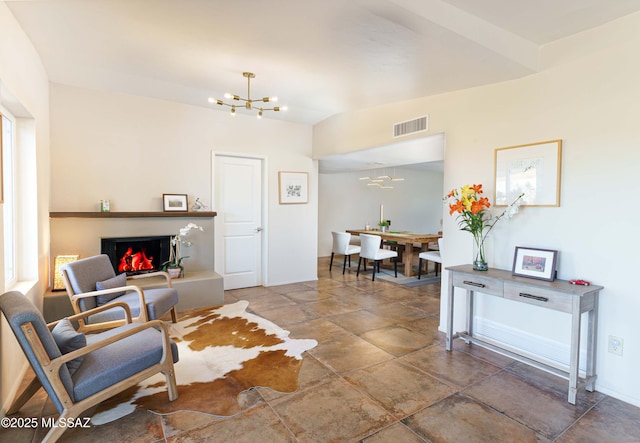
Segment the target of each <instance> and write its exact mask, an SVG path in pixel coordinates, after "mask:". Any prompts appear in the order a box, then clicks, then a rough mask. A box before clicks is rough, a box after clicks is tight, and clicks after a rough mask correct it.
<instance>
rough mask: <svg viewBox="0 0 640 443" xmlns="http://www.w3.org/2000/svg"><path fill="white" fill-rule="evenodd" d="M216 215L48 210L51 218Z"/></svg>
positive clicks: (202, 215) (211, 214) (201, 213)
mask: <svg viewBox="0 0 640 443" xmlns="http://www.w3.org/2000/svg"><path fill="white" fill-rule="evenodd" d="M216 215H217V213H216V212H212V211H197V212H196V211H193V212H177V211H176V212H49V217H51V218H149V217H174V218H177V217H182V218H194V217H199V218H211V217H215V216H216Z"/></svg>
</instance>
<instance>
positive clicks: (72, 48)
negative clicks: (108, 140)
mask: <svg viewBox="0 0 640 443" xmlns="http://www.w3.org/2000/svg"><path fill="white" fill-rule="evenodd" d="M3 3H5V4H6V5H7V6H8V7H9V9H10V11H11V12H12V13H13V15H14V16H15V18H16V19H17V21H18V22H19V24H20V25H21V27H22V28H23V29H24V31H25V32H26V34H27V35H28V37H29V38H30V39H31V41H32V42H33V45H34V46H35V48H36V50H37V51H38V53H39V54H40V57H41V59H42V61H43V63H44V66H45V69H46V71H47V73H48V75H49V78H50V80H51V81H52V82H55V83H62V84H67V85H72V86H79V87H84V88H91V89H98V90H105V91H111V92H117V93H126V94H133V95H139V96H146V97H153V98H159V99H165V100H171V101H175V102H181V103H186V104H190V105H195V106H202V107H208V108H213V109H218V110H220V111H221V112H222V111H224V112H228V108H223V107H220V106H217V105H215V104H213V105H212V104H209V103H208V102H207V99H208V98H209V97H214V98H220V99H222V98H223V96H224V93H225V92H231V93H234V94H237V95H240V96H243V97H246V95H247V94H246V93H247V81H246V79H245V78H244V77H243V76H242V72H244V71H251V72H254V73H255V74H256V77H255V78H254V79H253V80H252V81H251V95H252V98H256V97H263V96H273V95H277V96H278V97H279V99H280V100H279V102H278V104H280V105H286V106H287V107H288V110H287V111H286V112H278V113H276V112H268V113H265V118H277V119H283V120H287V121H292V122H299V123H306V124H315V123H318V122H320V121H322V120H324V119H326V118H328V117H330V116H332V115H335V114H339V113H343V112H348V111H351V110H355V109H361V108H365V107H370V106H375V105H381V104H386V103H391V102H397V101H402V100H408V99H412V98H416V97H424V96H428V95H433V94H440V93H444V92H447V91H453V90H458V89H463V88H469V87H474V86H479V85H484V84H490V83H495V82H500V81H505V80H510V79H514V78H518V77H522V76H526V75H530V74H532V73H535V72H537V71H538V70H539V66H538V60H539V51H540V48H541V47H542V46H543V45H545V44H546V43H549V42H551V41H554V40H557V39H559V38H562V37H565V36H568V35H571V34H574V33H578V32H581V31H584V30H587V29H589V28H592V27H595V26H598V25H601V24H603V23H606V22H608V21H611V20H614V19H616V18H618V17H621V16H624V15H627V14H631V13H634V12H636V11H639V10H640V1H638V0H535V1H532V0H322V1H317V0H262V1H256V0H226V1H225V0H89V1H87V0H9V1H4V2H3ZM238 112H243V113H244V112H253V111H247V110H244V109H242V110H240V111H238Z"/></svg>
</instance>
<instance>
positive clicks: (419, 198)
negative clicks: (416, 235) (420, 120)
mask: <svg viewBox="0 0 640 443" xmlns="http://www.w3.org/2000/svg"><path fill="white" fill-rule="evenodd" d="M388 172H389V171H388ZM370 173H374V171H365V172H350V173H334V174H320V176H319V179H318V182H319V188H320V195H319V197H318V232H319V239H318V241H319V245H318V254H319V256H320V257H326V256H330V255H331V244H332V239H331V231H344V230H345V229H363V228H364V226H365V224H367V223H368V224H370V225H371V227H376V228H377V224H378V221H379V219H380V205H383V209H384V218H385V219H388V220H391V229H392V230H403V231H411V232H428V233H436V232H438V231H440V230H441V229H442V228H441V223H440V222H441V220H442V205H443V202H442V196H443V191H442V186H443V185H442V183H443V174H442V173H441V172H435V171H424V170H417V169H405V168H402V169H396V170H395V172H394V173H393V174H394V176H398V177H402V178H404V179H405V180H404V181H399V182H394V183H393V187H394V188H393V189H380V188H378V187H373V186H367V185H366V183H365V182H364V181H361V180H359V178H360V177H363V176H367V174H370Z"/></svg>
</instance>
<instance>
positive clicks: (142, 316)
mask: <svg viewBox="0 0 640 443" xmlns="http://www.w3.org/2000/svg"><path fill="white" fill-rule="evenodd" d="M61 272H62V280H63V282H64V285H65V288H66V289H67V294H68V295H69V300H71V306H72V307H73V311H74V312H75V313H76V314H77V315H79V314H82V313H83V311H82V309H80V304H79V301H80V300H81V299H83V298H89V297H97V296H99V295H107V294H114V293H117V292H122V291H135V292H137V293H138V298H139V300H140V313H139V314H138V316H137V317H133V318H132V321H134V322H143V323H144V322H147V321H148V320H149V319H148V315H147V309H146V306H147V303H146V300H145V298H144V289H143V288H141V287H140V286H137V285H127V286H123V287H119V288H112V289H103V290H100V291H91V292H83V293H80V294H76V293H75V292H74V290H73V285H72V284H71V282H70V280H69V276H68V274H67V271H66V270H64V269H63V270H62V271H61ZM150 277H164V279H165V280H166V285H167V287H168V288H172V287H173V286H172V284H171V277H170V276H169V274H168V273H167V272H163V271H157V272H150V273H148V274H138V275H130V276H127V281H128V280H138V279H142V278H150ZM115 305H116V303H111V304H108V305H104V306H107V307H110V306H115ZM107 309H109V308H107ZM107 309H102V311H104V310H107ZM84 312H88V311H84ZM95 312H100V311H94V313H95ZM170 312H171V321H172V322H173V323H176V322H177V321H178V315H177V313H176V307H175V306H173V307H172V308H171V311H170ZM82 317H83V318H79V319H78V324H79V329H78V330H79V331H81V332H88V331H98V330H104V329H110V328H113V327H116V326H122V325H124V324H126V323H127V322H126V319H122V320H112V321H108V322H101V323H94V324H87V323H86V322H85V321H84V317H86V316H85V315H83V316H82Z"/></svg>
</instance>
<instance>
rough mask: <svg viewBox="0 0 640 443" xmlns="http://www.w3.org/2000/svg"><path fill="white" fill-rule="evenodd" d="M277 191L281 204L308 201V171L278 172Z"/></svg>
mask: <svg viewBox="0 0 640 443" xmlns="http://www.w3.org/2000/svg"><path fill="white" fill-rule="evenodd" d="M278 192H279V201H280V204H281V205H286V204H299V203H308V202H309V173H308V172H287V171H280V172H278Z"/></svg>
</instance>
